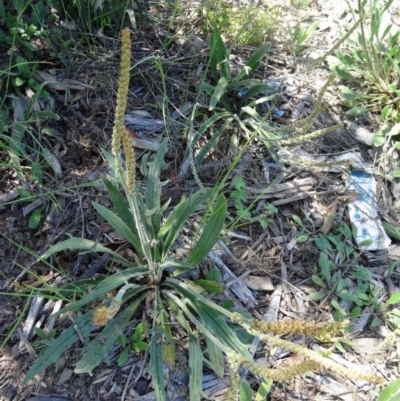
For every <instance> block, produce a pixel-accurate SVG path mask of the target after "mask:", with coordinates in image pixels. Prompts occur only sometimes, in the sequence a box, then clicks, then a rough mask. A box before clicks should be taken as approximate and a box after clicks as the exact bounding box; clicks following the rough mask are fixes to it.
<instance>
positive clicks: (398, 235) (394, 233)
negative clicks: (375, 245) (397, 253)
mask: <svg viewBox="0 0 400 401" xmlns="http://www.w3.org/2000/svg"><path fill="white" fill-rule="evenodd" d="M382 224H383V228H384V229H385V231H386V234H387V235H389V236H390V237H392V238H394V239H396V240H398V241H400V228H399V227H395V226H393V225H392V224H390V223H388V222H386V221H383V222H382Z"/></svg>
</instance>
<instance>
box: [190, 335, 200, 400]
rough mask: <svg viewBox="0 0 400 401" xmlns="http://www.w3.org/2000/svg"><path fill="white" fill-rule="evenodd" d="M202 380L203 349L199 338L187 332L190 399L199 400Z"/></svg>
mask: <svg viewBox="0 0 400 401" xmlns="http://www.w3.org/2000/svg"><path fill="white" fill-rule="evenodd" d="M202 381H203V351H202V350H201V346H200V342H199V339H198V337H197V336H196V335H194V334H189V394H190V401H201V399H202Z"/></svg>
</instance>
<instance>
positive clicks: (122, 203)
mask: <svg viewBox="0 0 400 401" xmlns="http://www.w3.org/2000/svg"><path fill="white" fill-rule="evenodd" d="M110 157H112V156H111V155H110ZM101 179H102V181H103V183H104V185H105V186H106V188H107V192H108V194H109V195H110V198H111V201H112V203H113V205H114V207H115V211H116V212H117V214H118V216H119V217H120V218H121V220H122V221H123V222H124V223H125V224H126V225H127V226H128V227H129V229H130V230H131V231H132V232H136V228H135V223H134V221H133V217H132V213H131V211H130V210H129V204H128V202H127V201H126V199H124V197H123V196H122V194H121V192H119V191H118V189H117V187H116V186H115V185H114V184H113V183H112V182H111V181H110V180H108V179H107V178H106V177H101Z"/></svg>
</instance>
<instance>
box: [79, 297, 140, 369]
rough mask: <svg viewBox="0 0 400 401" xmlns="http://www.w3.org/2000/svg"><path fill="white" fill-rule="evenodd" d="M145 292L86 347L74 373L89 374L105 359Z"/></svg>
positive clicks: (122, 332)
mask: <svg viewBox="0 0 400 401" xmlns="http://www.w3.org/2000/svg"><path fill="white" fill-rule="evenodd" d="M146 296H147V292H145V293H144V294H142V295H141V296H140V297H139V298H137V299H136V300H135V301H134V302H133V303H132V304H130V305H129V306H128V307H127V308H125V309H124V310H123V311H122V312H120V313H118V315H117V316H115V317H114V318H113V319H111V320H110V321H109V322H108V323H107V325H106V326H105V327H104V329H103V330H102V331H101V332H100V333H99V334H98V335H97V336H96V338H95V339H94V340H92V341H91V342H90V344H89V345H88V347H87V349H86V351H85V353H84V355H83V357H82V358H81V359H80V361H79V362H78V363H77V364H76V367H75V369H74V372H75V373H89V374H91V373H92V372H93V369H94V368H95V367H96V366H97V365H99V364H100V362H101V361H102V360H103V359H104V358H105V357H107V355H108V352H109V351H110V349H111V347H112V346H113V345H114V343H115V341H116V340H117V337H118V336H120V335H123V334H124V329H125V327H126V326H127V324H128V323H129V321H130V320H131V317H132V315H133V314H134V313H135V311H136V309H137V308H138V307H139V306H140V305H141V303H142V302H143V300H144V299H145V298H146Z"/></svg>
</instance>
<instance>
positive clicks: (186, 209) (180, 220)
mask: <svg viewBox="0 0 400 401" xmlns="http://www.w3.org/2000/svg"><path fill="white" fill-rule="evenodd" d="M210 194H211V191H210V190H206V191H204V192H202V191H199V192H196V193H195V194H192V195H190V196H189V198H187V199H185V198H183V199H182V200H181V202H180V203H179V204H178V205H177V206H175V208H174V210H173V211H172V213H171V214H170V216H169V217H168V219H167V221H166V222H165V223H164V225H163V226H162V227H161V229H160V231H159V233H158V237H159V239H160V241H161V242H162V245H163V255H164V256H165V255H166V254H167V253H168V251H169V249H170V247H171V246H172V244H173V243H174V241H175V240H176V238H177V237H178V235H179V233H180V231H181V229H182V227H183V226H184V224H185V223H186V221H187V219H188V218H189V217H190V216H191V215H192V214H193V213H194V211H195V210H196V209H197V208H198V207H199V206H200V205H201V204H202V203H203V202H205V201H206V200H207V199H208V198H209V196H210Z"/></svg>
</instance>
